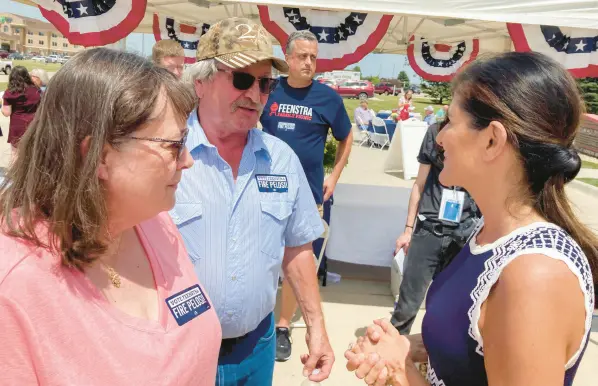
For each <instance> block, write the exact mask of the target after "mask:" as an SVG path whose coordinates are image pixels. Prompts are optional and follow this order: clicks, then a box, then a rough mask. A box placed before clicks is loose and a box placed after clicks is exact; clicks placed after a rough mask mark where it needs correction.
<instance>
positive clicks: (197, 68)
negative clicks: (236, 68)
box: [182, 59, 218, 85]
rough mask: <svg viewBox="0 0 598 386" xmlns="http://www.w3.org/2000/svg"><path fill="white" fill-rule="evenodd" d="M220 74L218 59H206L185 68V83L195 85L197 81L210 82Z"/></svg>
mask: <svg viewBox="0 0 598 386" xmlns="http://www.w3.org/2000/svg"><path fill="white" fill-rule="evenodd" d="M216 72H218V68H217V67H216V59H205V60H201V61H199V62H196V63H193V64H192V65H190V66H188V67H187V68H185V71H184V72H183V77H182V80H183V82H185V83H187V84H189V85H193V83H195V81H196V80H200V81H202V82H203V81H209V80H211V79H212V77H214V75H215V74H216Z"/></svg>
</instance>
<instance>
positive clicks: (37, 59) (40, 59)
mask: <svg viewBox="0 0 598 386" xmlns="http://www.w3.org/2000/svg"><path fill="white" fill-rule="evenodd" d="M31 60H33V61H34V62H38V63H48V61H47V60H46V58H45V57H44V56H34V57H33V58H31Z"/></svg>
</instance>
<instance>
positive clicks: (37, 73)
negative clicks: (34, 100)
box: [29, 68, 50, 91]
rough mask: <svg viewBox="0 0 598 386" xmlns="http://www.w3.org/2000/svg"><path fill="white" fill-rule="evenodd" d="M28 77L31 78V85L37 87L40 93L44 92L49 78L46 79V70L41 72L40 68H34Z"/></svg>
mask: <svg viewBox="0 0 598 386" xmlns="http://www.w3.org/2000/svg"><path fill="white" fill-rule="evenodd" d="M29 76H31V80H32V81H33V84H35V85H36V86H37V88H39V89H40V90H42V91H46V86H47V85H48V82H49V81H50V78H49V77H48V73H47V72H46V70H42V69H41V68H34V69H33V70H31V71H30V72H29Z"/></svg>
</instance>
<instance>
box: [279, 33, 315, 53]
mask: <svg viewBox="0 0 598 386" xmlns="http://www.w3.org/2000/svg"><path fill="white" fill-rule="evenodd" d="M295 40H307V41H308V42H316V43H317V42H318V39H317V38H316V35H314V34H313V33H312V32H311V31H309V30H306V29H304V30H301V31H295V32H291V34H290V35H289V40H287V45H286V47H285V53H287V54H290V53H291V52H292V51H293V42H294V41H295Z"/></svg>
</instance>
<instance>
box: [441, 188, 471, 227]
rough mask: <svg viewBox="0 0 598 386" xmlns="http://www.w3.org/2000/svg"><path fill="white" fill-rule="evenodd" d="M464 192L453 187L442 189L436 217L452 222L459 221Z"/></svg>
mask: <svg viewBox="0 0 598 386" xmlns="http://www.w3.org/2000/svg"><path fill="white" fill-rule="evenodd" d="M464 202H465V192H463V191H457V190H454V189H442V201H441V202H440V213H439V214H438V218H439V219H441V220H446V221H450V222H454V223H459V222H461V214H462V213H463V203H464Z"/></svg>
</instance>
